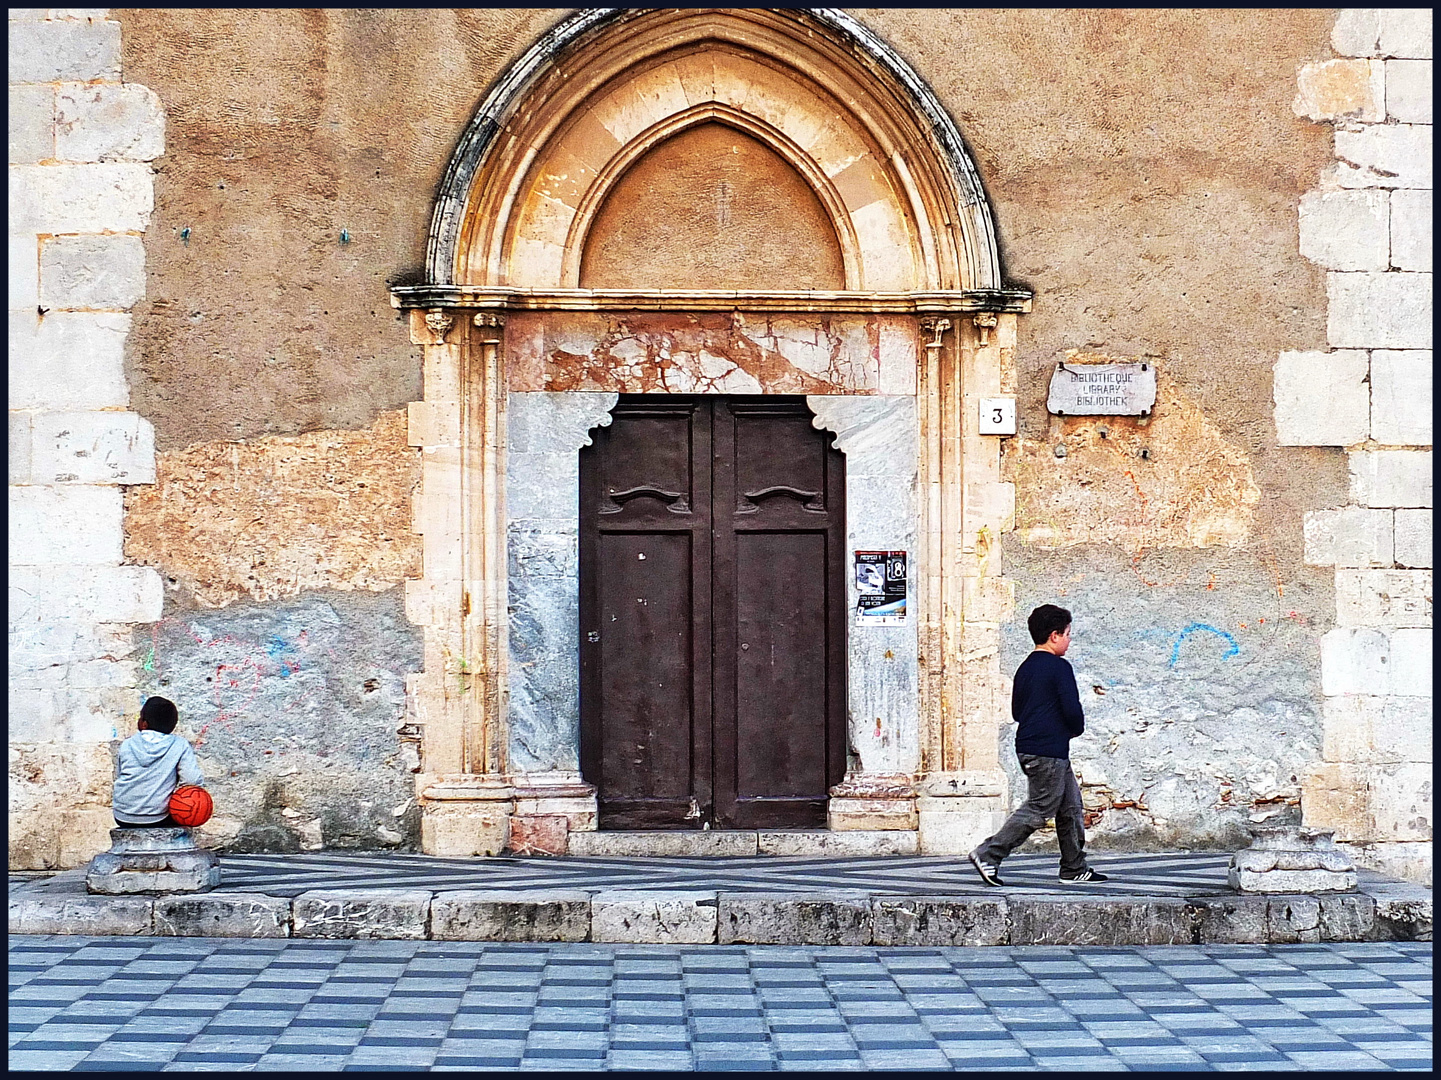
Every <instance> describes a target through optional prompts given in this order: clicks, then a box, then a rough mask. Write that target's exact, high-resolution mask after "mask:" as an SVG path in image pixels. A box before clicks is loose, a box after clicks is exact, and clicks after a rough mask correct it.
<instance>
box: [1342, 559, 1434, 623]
mask: <svg viewBox="0 0 1441 1080" xmlns="http://www.w3.org/2000/svg"><path fill="white" fill-rule="evenodd" d="M1336 624H1337V625H1338V626H1378V627H1409V626H1430V625H1431V571H1429V570H1337V571H1336Z"/></svg>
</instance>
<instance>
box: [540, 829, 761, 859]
mask: <svg viewBox="0 0 1441 1080" xmlns="http://www.w3.org/2000/svg"><path fill="white" fill-rule="evenodd" d="M568 850H569V853H570V854H571V855H603V856H613V855H619V856H622V857H627V856H640V857H643V858H651V859H662V858H675V857H678V856H679V857H686V858H714V857H717V856H723V855H742V856H743V855H755V854H757V852H758V846H757V840H756V834H755V833H753V832H751V831H749V830H736V831H734V832H731V831H721V830H713V831H712V830H702V829H676V830H673V831H664V832H662V831H659V830H657V831H655V832H573V833H571V834H570V837H569V848H568Z"/></svg>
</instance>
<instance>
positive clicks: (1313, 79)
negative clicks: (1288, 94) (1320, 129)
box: [1291, 60, 1386, 123]
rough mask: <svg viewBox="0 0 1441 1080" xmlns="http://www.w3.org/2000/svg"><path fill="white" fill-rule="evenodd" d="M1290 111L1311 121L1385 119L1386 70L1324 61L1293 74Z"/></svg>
mask: <svg viewBox="0 0 1441 1080" xmlns="http://www.w3.org/2000/svg"><path fill="white" fill-rule="evenodd" d="M1296 87H1297V93H1296V100H1295V101H1293V102H1292V103H1291V110H1292V112H1294V113H1295V114H1296V115H1297V116H1305V117H1309V118H1310V119H1312V120H1340V119H1348V120H1361V121H1365V122H1367V123H1376V122H1378V121H1381V120H1384V119H1385V118H1386V104H1385V102H1386V79H1385V68H1384V65H1383V64H1382V63H1380V62H1379V61H1375V60H1323V61H1321V62H1320V63H1316V64H1307V65H1306V66H1305V67H1303V68H1301V70H1300V71H1298V72H1297V73H1296Z"/></svg>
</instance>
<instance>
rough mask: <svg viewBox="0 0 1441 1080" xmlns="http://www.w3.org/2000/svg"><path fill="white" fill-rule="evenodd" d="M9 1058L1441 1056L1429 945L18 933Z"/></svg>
mask: <svg viewBox="0 0 1441 1080" xmlns="http://www.w3.org/2000/svg"><path fill="white" fill-rule="evenodd" d="M9 959H10V1055H9V1064H10V1067H11V1068H12V1069H58V1070H67V1069H72V1070H105V1071H115V1070H120V1069H141V1070H146V1071H154V1070H157V1069H161V1070H166V1071H196V1070H219V1071H241V1070H245V1071H249V1070H255V1071H264V1070H298V1071H337V1070H356V1071H358V1070H377V1069H381V1070H386V1071H395V1070H424V1069H438V1070H445V1069H450V1070H461V1069H475V1068H499V1069H545V1070H556V1069H598V1068H611V1069H636V1068H645V1069H652V1068H659V1069H678V1070H686V1071H689V1070H699V1069H705V1070H710V1069H745V1070H756V1069H761V1070H775V1069H781V1070H791V1069H797V1070H828V1069H915V1068H940V1069H961V1070H966V1069H1007V1070H1036V1069H1045V1070H1068V1071H1069V1070H1093V1069H1096V1070H1126V1069H1145V1070H1159V1069H1168V1070H1207V1069H1214V1070H1226V1071H1229V1070H1258V1069H1259V1070H1265V1071H1275V1070H1315V1069H1347V1070H1349V1069H1401V1070H1413V1071H1424V1070H1429V1069H1430V1068H1431V945H1430V943H1429V942H1419V943H1412V942H1384V943H1375V944H1354V945H1353V944H1339V945H1270V946H1266V945H1229V946H1199V947H1197V946H1170V947H1152V948H1140V947H1138V948H1080V947H1070V948H1059V947H1056V948H1048V947H1024V948H1002V947H995V948H985V949H886V948H822V947H816V946H726V947H717V946H713V945H712V946H696V947H686V946H680V947H676V946H654V945H650V946H625V945H595V944H565V945H516V944H482V943H473V944H472V943H460V942H440V941H414V942H402V941H303V940H269V941H267V940H244V939H217V938H108V937H107V938H93V937H92V938H85V937H21V936H15V937H11V938H10V949H9Z"/></svg>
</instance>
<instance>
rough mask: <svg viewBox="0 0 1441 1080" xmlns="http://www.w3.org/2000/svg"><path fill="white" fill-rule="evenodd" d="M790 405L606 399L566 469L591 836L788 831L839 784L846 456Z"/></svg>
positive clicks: (755, 400)
mask: <svg viewBox="0 0 1441 1080" xmlns="http://www.w3.org/2000/svg"><path fill="white" fill-rule="evenodd" d="M811 421H812V414H811V412H810V410H809V409H808V408H807V407H806V403H805V399H804V398H803V397H784V396H770V395H767V396H763V397H714V396H695V397H685V396H679V395H644V394H635V395H624V394H623V395H621V397H620V400H619V403H618V404H617V405H616V407H615V409H614V410H613V412H612V421H611V424H610V426H609V427H604V428H598V429H597V430H596V431H595V432H593V438H594V444H593V445H592V446H590V447H587V448H585V449H583V450H581V452H580V453H581V459H580V491H581V494H580V597H581V598H580V626H581V644H580V655H581V771H582V774H583V775H584V777H585V779H586V780H588V781H589V782H590V783H592V784H594V785H595V786H596V789H597V793H598V797H599V803H600V825H601V828H603V829H686V828H693V829H699V828H722V829H724V828H731V829H754V828H800V827H819V826H822V825H824V823H825V820H826V798H827V789H828V788H829V787H830V786H831V785H833V784H835V783H838V782H839V781H840V780H841V778H842V776H843V774H844V771H845V753H846V739H845V717H846V671H845V656H846V650H845V580H844V552H845V535H846V533H845V456H844V455H843V454H841V453H840V452H839V451H837V450H835V449H833V448H832V447H831V445H830V444H831V442H832V441H833V440H834V438H835V437H834V435H833V434H831V433H830V432H826V431H818V430H816V429H815V428H814V427H813V426H812V423H811Z"/></svg>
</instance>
